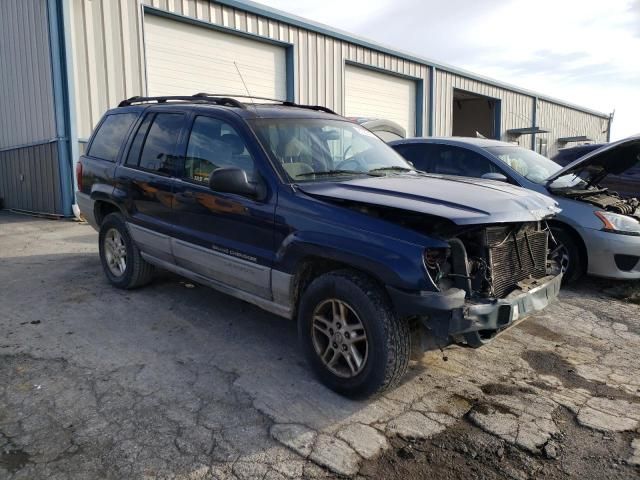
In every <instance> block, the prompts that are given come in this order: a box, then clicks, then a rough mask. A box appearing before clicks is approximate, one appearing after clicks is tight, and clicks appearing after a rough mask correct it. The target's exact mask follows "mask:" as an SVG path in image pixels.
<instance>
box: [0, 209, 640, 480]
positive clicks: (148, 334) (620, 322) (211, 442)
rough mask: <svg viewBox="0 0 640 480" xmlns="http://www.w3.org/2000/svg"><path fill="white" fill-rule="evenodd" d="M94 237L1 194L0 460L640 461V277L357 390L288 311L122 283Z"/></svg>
mask: <svg viewBox="0 0 640 480" xmlns="http://www.w3.org/2000/svg"><path fill="white" fill-rule="evenodd" d="M96 242H97V234H96V233H95V232H94V231H93V230H92V229H91V228H90V227H88V226H86V225H82V224H78V223H75V222H66V221H65V222H62V221H48V220H39V219H34V218H30V217H22V216H16V215H11V214H8V213H1V212H0V478H2V479H5V478H8V479H40V478H42V479H50V480H54V479H63V478H64V479H66V478H78V479H101V478H113V479H125V478H126V479H143V478H144V479H152V478H153V479H155V478H163V479H164V478H176V479H200V478H238V479H245V478H264V479H283V478H301V477H304V478H334V477H336V476H343V477H354V478H372V479H374V478H376V479H377V478H394V477H395V478H403V479H411V478H416V479H417V478H421V479H423V478H438V479H449V478H451V479H453V478H486V479H493V478H514V479H526V478H541V477H546V478H552V479H555V478H586V479H606V478H612V479H613V478H616V479H620V478H640V466H639V464H640V305H638V304H637V303H634V302H633V301H627V300H626V298H627V297H628V298H630V299H631V300H633V299H634V298H635V301H636V302H637V299H638V296H637V291H638V289H637V288H635V290H634V287H633V285H630V284H615V283H612V282H595V281H590V282H586V284H585V285H583V286H581V287H580V288H577V289H571V290H565V291H563V293H562V297H561V301H560V302H558V303H556V304H554V305H553V306H552V307H550V308H548V309H547V310H546V311H545V312H544V313H542V314H540V315H537V316H536V317H534V318H530V319H528V320H527V321H525V322H523V323H521V324H520V325H518V326H517V327H515V328H512V329H510V330H509V331H507V332H506V333H505V334H503V335H502V336H500V337H499V338H498V339H496V341H494V342H493V343H492V344H491V345H489V346H488V347H485V348H483V349H480V350H470V349H463V348H449V349H447V350H446V352H445V356H446V358H447V360H446V361H445V360H444V358H443V355H442V354H440V353H439V352H435V353H429V354H427V355H425V356H424V358H423V359H422V360H421V361H419V362H415V363H414V364H413V365H412V368H411V372H410V375H409V376H408V378H407V380H406V382H405V383H404V384H403V385H401V386H400V388H398V389H396V390H394V391H392V392H389V393H387V394H386V395H385V396H383V397H381V398H378V399H376V400H372V401H368V402H352V401H348V400H345V399H343V398H341V397H339V396H337V395H335V394H333V393H331V392H330V391H328V390H326V389H325V388H324V387H322V386H321V385H320V384H319V383H318V382H317V381H316V380H314V378H313V377H312V376H311V374H310V372H309V370H308V369H307V367H306V365H305V364H304V362H303V359H302V357H301V355H300V352H299V351H298V348H297V338H296V329H295V325H294V324H293V323H292V322H288V321H286V320H283V319H281V318H278V317H275V316H273V315H270V314H268V313H265V312H263V311H261V310H259V309H257V308H254V307H252V306H250V305H248V304H245V303H243V302H240V301H236V300H234V299H232V298H229V297H226V296H224V295H221V294H218V293H216V292H214V291H212V290H209V289H206V288H204V287H200V286H193V285H191V284H189V283H187V282H185V281H184V280H183V279H181V278H179V277H176V276H173V275H169V274H163V275H160V276H159V277H158V279H157V280H156V281H155V282H154V283H153V284H152V285H151V286H150V287H147V288H144V289H142V290H138V291H131V292H123V291H119V290H115V289H113V288H111V287H110V286H109V285H107V283H106V280H105V278H104V276H103V274H102V271H101V268H100V263H99V259H98V255H97V243H96ZM634 295H635V297H634Z"/></svg>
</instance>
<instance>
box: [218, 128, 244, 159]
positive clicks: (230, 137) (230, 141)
mask: <svg viewBox="0 0 640 480" xmlns="http://www.w3.org/2000/svg"><path fill="white" fill-rule="evenodd" d="M220 140H222V141H223V142H224V143H226V144H227V145H229V147H231V153H232V154H233V155H240V154H241V153H242V152H244V142H243V141H242V139H241V138H240V137H239V136H238V135H234V134H233V133H225V134H224V135H222V136H220Z"/></svg>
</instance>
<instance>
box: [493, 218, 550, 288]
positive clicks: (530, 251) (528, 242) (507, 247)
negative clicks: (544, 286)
mask: <svg viewBox="0 0 640 480" xmlns="http://www.w3.org/2000/svg"><path fill="white" fill-rule="evenodd" d="M548 243H549V240H548V233H547V232H546V231H545V230H540V229H538V228H536V225H535V224H526V225H523V226H522V228H520V229H519V230H518V231H514V230H513V228H505V227H490V228H487V230H486V245H487V248H488V252H489V265H490V267H491V281H492V285H493V292H494V295H495V296H496V297H498V298H501V297H503V296H505V295H506V294H508V293H509V292H510V290H512V289H513V288H514V287H515V286H516V284H517V283H518V282H520V281H522V280H525V279H527V278H542V277H544V276H545V275H546V274H547V248H548Z"/></svg>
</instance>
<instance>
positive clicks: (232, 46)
mask: <svg viewBox="0 0 640 480" xmlns="http://www.w3.org/2000/svg"><path fill="white" fill-rule="evenodd" d="M144 36H145V52H146V62H147V85H148V94H149V95H155V96H159V95H190V94H194V93H198V92H207V93H222V94H233V93H235V94H237V95H246V93H247V92H246V90H245V88H244V86H243V84H242V81H241V80H240V76H239V75H238V70H236V67H235V65H234V62H235V63H236V64H237V66H238V69H240V72H241V73H242V77H243V78H244V81H245V82H246V84H247V87H248V89H249V91H250V92H251V95H254V96H256V97H268V98H277V99H282V100H284V99H286V96H287V87H286V74H287V73H286V72H287V69H286V56H285V50H284V48H282V47H280V46H277V45H273V44H270V43H265V42H260V41H256V40H251V39H248V38H244V37H241V36H239V35H233V34H229V33H224V32H219V31H216V30H212V29H209V28H205V27H199V26H196V25H192V24H189V23H186V22H180V21H176V20H169V19H166V18H163V17H159V16H157V15H145V25H144Z"/></svg>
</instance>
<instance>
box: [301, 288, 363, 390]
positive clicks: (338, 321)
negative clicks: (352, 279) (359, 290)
mask: <svg viewBox="0 0 640 480" xmlns="http://www.w3.org/2000/svg"><path fill="white" fill-rule="evenodd" d="M311 336H312V339H313V347H314V349H315V351H316V354H317V355H318V357H320V359H321V360H322V363H323V364H324V366H325V367H326V368H327V369H329V371H331V372H332V373H333V374H334V375H337V376H339V377H342V378H351V377H355V376H356V375H358V374H359V373H360V372H361V371H362V370H363V369H364V367H365V365H366V363H367V357H368V354H369V344H368V341H367V332H366V330H365V328H364V325H363V324H362V322H361V321H360V318H359V317H358V315H357V314H356V312H355V311H354V310H353V309H352V308H351V307H350V306H349V305H348V304H347V303H345V302H343V301H342V300H338V299H335V298H332V299H329V300H325V301H323V302H322V303H320V304H319V305H318V306H317V307H316V309H315V311H314V313H313V323H312V334H311Z"/></svg>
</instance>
